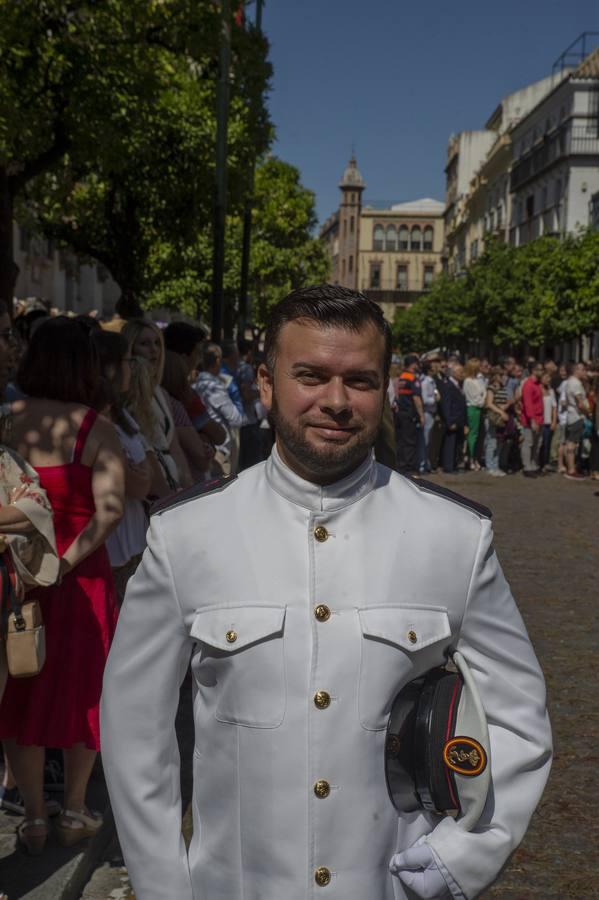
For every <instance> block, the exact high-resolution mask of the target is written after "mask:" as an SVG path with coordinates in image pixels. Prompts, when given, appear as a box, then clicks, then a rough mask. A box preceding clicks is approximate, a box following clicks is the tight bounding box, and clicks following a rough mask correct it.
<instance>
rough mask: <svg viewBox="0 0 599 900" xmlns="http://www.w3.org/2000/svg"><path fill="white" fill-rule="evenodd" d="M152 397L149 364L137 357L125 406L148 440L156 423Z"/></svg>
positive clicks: (152, 386) (152, 388)
mask: <svg viewBox="0 0 599 900" xmlns="http://www.w3.org/2000/svg"><path fill="white" fill-rule="evenodd" d="M123 331H124V329H123ZM121 334H122V332H121ZM153 399H154V384H153V379H152V374H151V372H150V366H149V365H148V362H147V360H145V359H142V358H141V357H137V365H136V366H135V367H134V368H133V369H132V371H131V383H130V385H129V390H128V391H127V393H126V395H125V406H126V408H127V409H128V410H129V412H130V413H131V415H132V416H133V418H134V419H135V421H136V422H137V424H138V425H139V428H140V430H141V433H142V434H143V436H144V437H145V438H147V440H148V441H151V440H152V438H153V435H154V432H155V430H156V425H157V422H156V416H155V415H154V411H153V409H152V400H153Z"/></svg>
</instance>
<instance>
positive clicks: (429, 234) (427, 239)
mask: <svg viewBox="0 0 599 900" xmlns="http://www.w3.org/2000/svg"><path fill="white" fill-rule="evenodd" d="M423 249H424V250H432V249H433V229H432V226H431V225H427V226H426V228H425V229H424V243H423Z"/></svg>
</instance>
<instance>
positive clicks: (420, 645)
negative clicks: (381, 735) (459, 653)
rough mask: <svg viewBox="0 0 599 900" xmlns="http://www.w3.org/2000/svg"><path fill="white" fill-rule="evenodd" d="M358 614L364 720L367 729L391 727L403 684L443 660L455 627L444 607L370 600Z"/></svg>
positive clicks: (360, 706)
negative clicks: (371, 603)
mask: <svg viewBox="0 0 599 900" xmlns="http://www.w3.org/2000/svg"><path fill="white" fill-rule="evenodd" d="M358 616H359V619H360V630H361V659H360V684H359V692H358V708H359V716H360V722H361V724H362V726H363V727H364V728H366V729H368V730H369V731H379V730H382V729H383V728H386V727H387V719H388V717H389V713H390V712H391V705H392V703H393V700H394V699H395V696H396V694H397V692H398V691H399V690H400V688H402V687H403V686H404V685H405V684H406V683H407V682H408V681H412V679H414V678H417V677H418V676H419V675H421V674H423V673H424V672H427V671H428V670H429V669H432V668H433V667H435V666H440V665H443V663H444V662H445V651H446V648H447V646H448V644H449V639H450V638H451V628H450V625H449V618H448V615H447V610H446V609H444V608H443V607H432V606H368V607H364V608H362V609H359V610H358Z"/></svg>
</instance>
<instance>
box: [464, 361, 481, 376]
mask: <svg viewBox="0 0 599 900" xmlns="http://www.w3.org/2000/svg"><path fill="white" fill-rule="evenodd" d="M479 372H480V359H479V358H478V356H471V357H470V359H469V360H468V362H467V363H466V365H465V366H464V377H465V378H476V376H477V375H478V373H479Z"/></svg>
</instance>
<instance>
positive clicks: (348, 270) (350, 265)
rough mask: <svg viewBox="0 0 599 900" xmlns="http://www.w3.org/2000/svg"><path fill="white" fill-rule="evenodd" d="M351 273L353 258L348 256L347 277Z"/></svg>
mask: <svg viewBox="0 0 599 900" xmlns="http://www.w3.org/2000/svg"><path fill="white" fill-rule="evenodd" d="M353 271H354V258H353V256H350V258H349V262H348V265H347V272H348V274H349V275H351V274H352V272H353Z"/></svg>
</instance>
